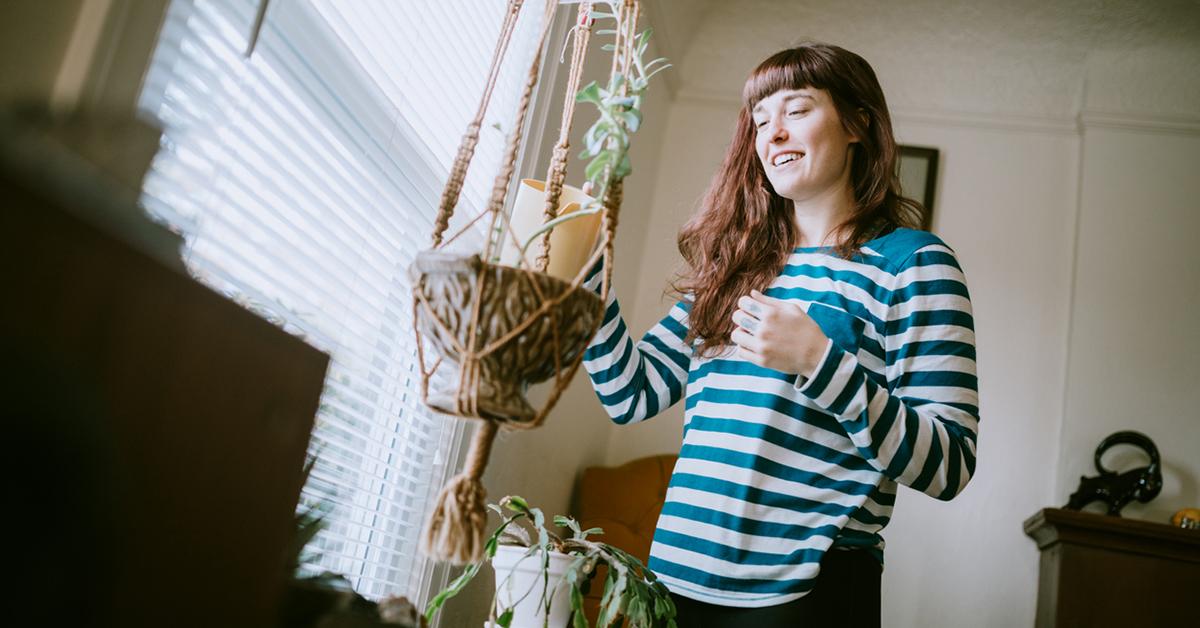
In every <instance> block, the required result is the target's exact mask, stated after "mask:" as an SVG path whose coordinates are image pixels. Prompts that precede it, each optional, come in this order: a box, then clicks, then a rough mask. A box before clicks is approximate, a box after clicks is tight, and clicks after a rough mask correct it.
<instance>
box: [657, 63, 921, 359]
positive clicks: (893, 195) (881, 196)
mask: <svg viewBox="0 0 1200 628" xmlns="http://www.w3.org/2000/svg"><path fill="white" fill-rule="evenodd" d="M806 87H807V88H815V89H823V90H826V91H828V92H829V94H830V96H831V97H832V100H833V104H834V108H835V109H836V110H837V113H838V117H840V118H841V122H842V126H843V128H845V129H846V131H847V132H848V133H850V134H851V135H853V136H855V137H857V138H859V141H858V143H857V144H854V145H851V150H852V151H853V157H852V158H851V165H850V184H851V185H852V186H853V188H854V199H855V209H854V211H853V212H852V213H851V214H850V216H848V217H847V218H846V220H845V221H844V222H842V223H841V224H840V225H839V226H838V227H837V228H836V229H835V230H834V239H835V241H836V242H838V244H837V246H836V247H835V251H836V253H837V254H838V255H840V256H842V257H845V258H849V257H850V256H852V255H853V254H854V252H855V251H857V250H858V249H859V247H861V246H862V244H863V243H864V242H866V241H867V240H869V239H871V237H873V236H874V234H876V233H879V231H880V230H881V229H883V228H886V227H911V228H919V224H920V204H919V203H917V202H916V201H913V200H911V199H907V198H904V197H903V196H901V195H900V181H899V178H898V177H897V176H896V139H895V137H894V136H893V135H892V120H891V116H889V115H888V109H887V102H886V101H885V100H884V97H883V90H882V89H881V88H880V87H879V81H878V80H877V79H876V78H875V72H874V70H872V69H871V66H870V65H868V64H867V62H866V61H865V60H864V59H863V58H862V57H860V56H858V55H856V54H854V53H853V52H850V51H848V50H845V49H843V48H839V47H837V46H832V45H829V44H819V43H808V44H802V45H800V46H798V47H796V48H790V49H788V50H783V51H781V52H778V53H775V54H774V55H772V56H771V57H770V58H768V59H767V60H765V61H763V62H762V63H761V64H759V66H758V67H757V68H755V69H754V71H753V72H752V73H751V74H750V78H748V79H747V80H746V85H745V87H744V88H743V90H742V109H741V111H739V112H738V117H737V124H736V126H735V128H734V132H733V141H732V142H731V143H730V145H729V149H728V151H727V152H726V153H725V159H724V161H723V162H722V163H721V166H720V167H719V168H718V169H717V171H716V173H715V174H714V176H713V179H712V183H710V184H709V188H708V191H707V192H706V193H705V195H704V198H703V200H702V201H701V203H700V207H699V210H698V211H697V212H696V214H695V215H694V216H692V218H691V219H690V220H688V222H687V224H685V225H684V226H683V228H682V229H681V230H680V232H679V252H680V253H682V254H683V258H684V260H685V261H686V262H687V268H686V269H685V270H684V271H683V273H681V274H680V276H679V277H678V278H677V279H676V280H675V282H673V284H672V288H673V290H674V291H675V292H676V293H678V294H680V295H691V297H692V299H693V303H692V306H691V309H690V311H689V313H688V320H689V325H688V337H687V342H689V343H690V342H692V341H693V340H695V339H699V340H700V346H699V347H698V350H699V353H700V354H701V355H707V354H712V353H714V352H716V351H717V350H719V349H720V347H721V346H723V345H727V344H728V343H729V335H730V333H732V331H733V321H732V317H733V312H734V310H735V309H736V304H737V299H738V297H740V296H742V295H745V294H749V293H750V290H751V289H758V290H762V289H764V288H766V286H767V285H768V284H769V283H770V282H771V280H773V279H774V278H775V277H776V276H777V275H778V274H779V272H780V271H781V270H783V266H784V264H786V263H787V259H788V256H789V255H790V254H791V252H792V250H793V249H794V248H795V246H796V244H797V242H798V241H799V236H800V233H799V230H798V229H797V227H796V222H795V216H794V209H793V206H792V201H791V200H789V199H786V198H784V197H782V196H780V195H778V194H776V193H775V190H774V188H772V187H771V183H770V181H768V180H767V176H766V172H765V171H764V170H763V167H762V164H761V163H760V162H759V160H758V155H757V153H756V152H755V148H754V139H755V135H756V129H755V127H754V121H753V119H752V117H751V114H750V111H751V109H753V107H754V105H756V104H757V103H758V102H759V101H760V100H762V99H763V98H766V97H767V96H770V95H771V94H774V93H775V92H777V91H779V90H783V89H802V88H806Z"/></svg>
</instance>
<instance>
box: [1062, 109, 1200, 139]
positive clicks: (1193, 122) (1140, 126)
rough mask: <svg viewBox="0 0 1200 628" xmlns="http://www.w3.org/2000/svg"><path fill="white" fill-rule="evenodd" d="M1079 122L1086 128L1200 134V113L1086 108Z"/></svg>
mask: <svg viewBox="0 0 1200 628" xmlns="http://www.w3.org/2000/svg"><path fill="white" fill-rule="evenodd" d="M1079 122H1080V125H1082V126H1083V127H1084V128H1099V129H1122V130H1128V131H1145V132H1151V133H1166V134H1170V135H1200V115H1170V114H1148V113H1123V112H1119V111H1105V110H1102V109H1084V110H1083V111H1081V112H1079Z"/></svg>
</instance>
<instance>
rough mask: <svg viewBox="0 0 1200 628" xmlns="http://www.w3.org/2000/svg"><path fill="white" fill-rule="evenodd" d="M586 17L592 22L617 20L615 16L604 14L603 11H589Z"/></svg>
mask: <svg viewBox="0 0 1200 628" xmlns="http://www.w3.org/2000/svg"><path fill="white" fill-rule="evenodd" d="M588 17H590V18H592V19H594V20H603V19H609V20H615V19H617V16H615V15H613V14H612V13H606V12H604V11H591V12H589V13H588Z"/></svg>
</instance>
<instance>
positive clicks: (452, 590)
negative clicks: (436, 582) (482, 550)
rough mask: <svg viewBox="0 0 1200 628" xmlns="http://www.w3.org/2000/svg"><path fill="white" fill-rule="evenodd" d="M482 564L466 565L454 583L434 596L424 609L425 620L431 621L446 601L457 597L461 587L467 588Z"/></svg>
mask: <svg viewBox="0 0 1200 628" xmlns="http://www.w3.org/2000/svg"><path fill="white" fill-rule="evenodd" d="M482 564H483V563H481V562H479V563H471V564H470V565H467V568H466V569H464V570H463V572H462V574H460V575H459V576H458V577H457V578H455V579H454V582H451V583H450V586H448V587H446V589H445V590H444V591H442V592H441V593H438V594H437V595H436V596H434V598H433V599H432V600H430V601H429V604H428V605H427V606H426V607H425V620H426V621H433V616H434V614H436V613H437V611H438V609H439V608H441V607H442V605H443V604H445V603H446V600H449V599H450V598H452V597H454V596H456V595H458V594H459V593H460V592H461V591H462V590H463V587H465V586H467V584H468V583H470V582H471V579H472V578H474V577H475V574H477V573H479V566H480V565H482Z"/></svg>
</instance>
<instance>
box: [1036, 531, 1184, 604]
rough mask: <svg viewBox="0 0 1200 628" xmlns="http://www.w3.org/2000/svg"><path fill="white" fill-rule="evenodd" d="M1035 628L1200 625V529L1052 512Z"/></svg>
mask: <svg viewBox="0 0 1200 628" xmlns="http://www.w3.org/2000/svg"><path fill="white" fill-rule="evenodd" d="M1025 533H1026V534H1028V535H1029V536H1031V537H1033V539H1034V541H1036V542H1037V546H1038V549H1039V550H1041V554H1042V555H1041V566H1040V569H1039V582H1038V605H1037V628H1051V627H1054V628H1107V627H1110V626H1112V627H1118V626H1119V627H1121V628H1159V627H1162V628H1179V627H1181V626H1195V625H1197V622H1198V621H1200V531H1198V530H1185V529H1183V528H1175V527H1171V526H1169V525H1166V524H1162V523H1154V522H1151V521H1138V520H1134V519H1124V518H1121V517H1110V516H1107V515H1099V514H1092V513H1087V512H1076V511H1072V510H1062V509H1059V508H1046V509H1043V510H1041V511H1040V512H1038V513H1037V514H1035V515H1034V516H1032V517H1030V518H1029V519H1027V520H1026V521H1025Z"/></svg>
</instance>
